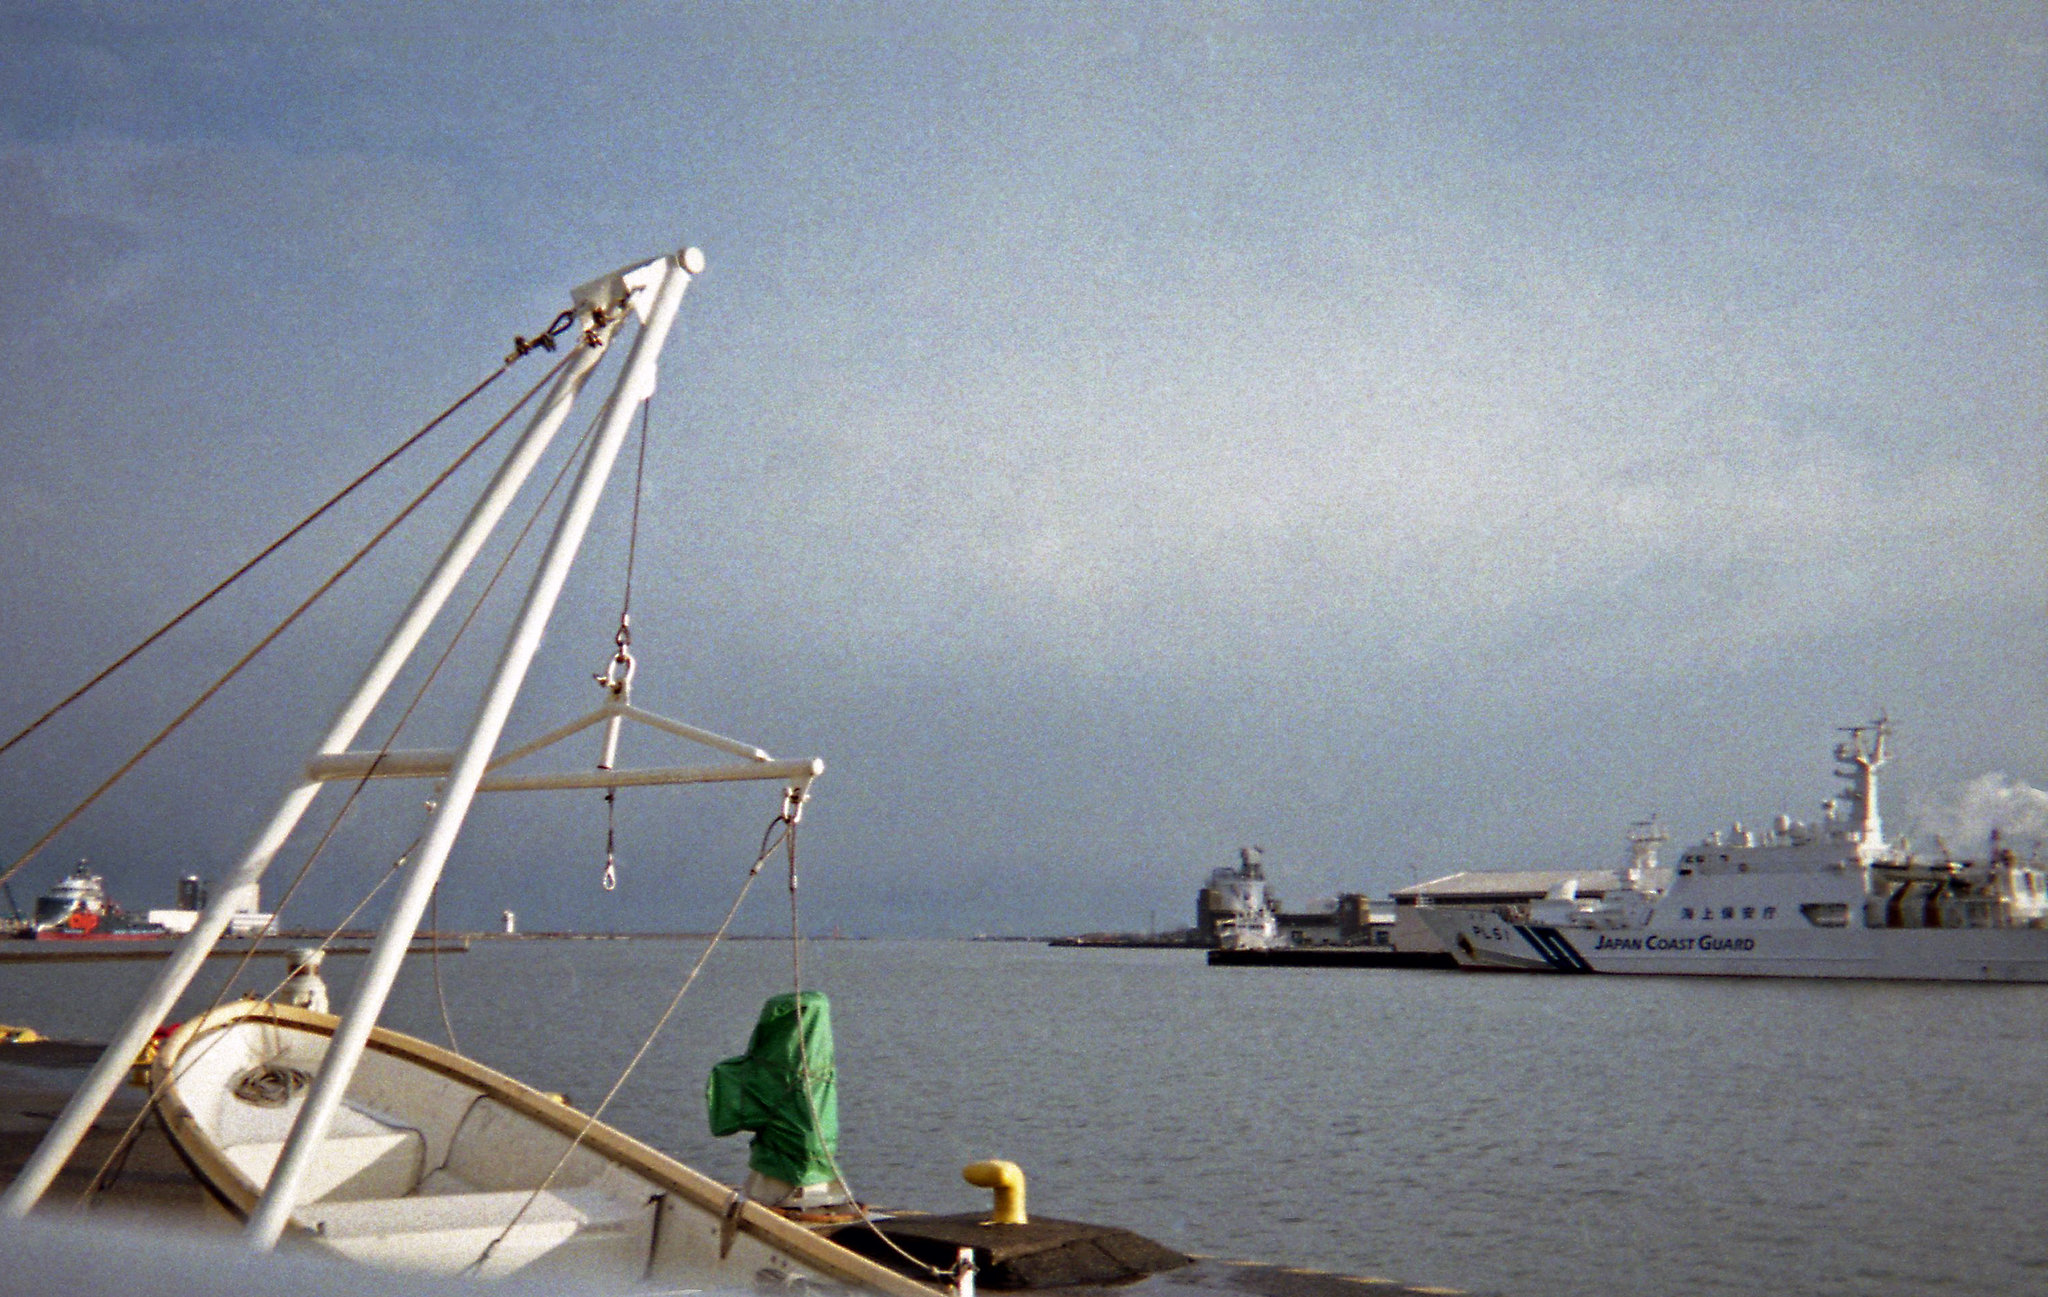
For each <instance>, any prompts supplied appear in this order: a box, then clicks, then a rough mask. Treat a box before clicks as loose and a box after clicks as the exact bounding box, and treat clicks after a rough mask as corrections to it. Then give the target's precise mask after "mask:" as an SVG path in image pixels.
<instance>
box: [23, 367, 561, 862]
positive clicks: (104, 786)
mask: <svg viewBox="0 0 2048 1297" xmlns="http://www.w3.org/2000/svg"><path fill="white" fill-rule="evenodd" d="M569 359H570V357H569V356H567V355H565V356H563V357H562V359H561V360H559V361H557V362H556V363H555V365H554V368H552V369H550V370H549V371H548V372H547V373H546V374H544V375H542V377H541V380H540V382H538V383H536V384H534V385H533V386H532V387H531V388H529V389H527V392H526V395H524V396H522V397H520V398H519V402H518V404H516V405H514V406H513V407H512V408H511V409H510V410H507V411H506V412H505V413H504V414H503V415H502V416H500V417H499V418H498V419H497V420H496V421H495V422H493V423H492V424H491V426H490V427H488V428H486V429H484V432H483V434H482V435H481V436H479V437H478V438H477V439H476V440H474V441H472V442H470V444H469V445H468V446H467V447H465V448H464V450H463V452H462V453H461V454H460V455H458V456H456V457H455V459H454V461H453V462H452V463H450V464H449V465H448V467H446V468H444V469H442V470H441V472H440V473H439V474H438V475H436V476H435V478H434V480H433V481H431V482H429V483H428V484H427V486H426V488H425V489H424V490H422V491H420V492H419V493H418V494H417V495H415V496H413V498H412V499H411V500H410V501H408V502H407V503H406V505H405V507H404V508H403V509H400V510H399V511H398V513H397V514H396V515H395V516H393V517H392V519H391V521H389V522H387V523H385V524H384V526H383V527H381V528H379V529H378V531H377V532H376V534H374V535H373V536H371V537H370V539H369V540H368V541H367V542H365V543H364V544H363V545H362V547H361V548H359V549H357V550H356V552H355V553H353V554H351V555H350V556H349V558H348V561H346V562H345V563H343V564H342V565H341V566H340V567H339V568H336V569H335V571H334V572H333V574H332V575H330V576H329V577H328V578H327V579H326V580H324V581H322V582H321V583H320V584H319V586H317V587H316V588H315V589H314V591H313V593H311V594H309V595H307V596H306V597H305V599H304V600H302V601H301V602H300V603H299V605H298V606H297V607H295V608H293V609H292V610H291V611H290V612H289V613H287V614H285V618H284V620H283V621H281V622H279V623H278V624H277V625H276V626H275V627H273V628H272V629H271V630H270V631H269V632H267V633H266V634H265V635H264V636H263V638H261V639H260V640H258V641H257V642H256V644H255V645H254V646H253V647H251V648H250V649H249V650H248V651H247V652H245V653H243V654H242V656H241V657H239V658H237V659H236V660H235V663H234V665H233V666H230V667H229V668H228V669H227V671H226V672H224V673H223V674H222V675H221V676H220V677H219V678H218V679H216V680H215V681H214V682H213V683H212V684H210V685H208V686H207V687H206V688H205V690H203V691H202V692H201V693H200V695H199V696H198V697H197V698H195V699H194V700H193V701H192V702H191V703H190V704H189V705H188V706H187V707H186V708H185V710H183V711H181V712H179V713H178V714H177V716H175V717H173V718H172V720H171V722H170V724H168V725H166V726H164V727H163V728H162V729H161V730H158V731H157V732H156V734H155V736H154V737H152V738H151V739H150V740H149V741H148V742H147V743H144V744H143V745H142V747H141V748H139V749H138V750H137V751H136V752H135V754H134V755H133V756H131V757H129V758H128V759H127V760H126V761H124V762H122V763H121V765H120V767H119V768H118V769H116V770H115V771H114V773H113V774H111V775H108V776H107V778H106V779H105V780H104V781H102V782H101V783H100V785H99V786H98V787H96V788H94V789H93V790H92V791H91V792H90V793H88V794H86V796H85V800H83V801H81V802H79V803H78V805H76V806H74V807H72V808H71V810H70V811H69V812H68V813H66V814H65V816H64V818H62V819H60V820H58V821H57V823H56V824H54V825H52V826H51V828H50V829H49V831H48V832H46V833H44V834H43V836H42V837H40V838H38V839H36V841H35V843H34V845H32V846H30V847H29V849H28V850H27V851H24V852H23V853H22V854H21V855H20V856H19V857H17V858H16V859H15V861H14V863H12V864H10V865H9V866H8V867H7V869H6V870H5V872H0V883H4V882H6V881H8V880H9V879H11V878H13V877H14V876H15V875H16V874H18V873H20V872H21V871H22V869H23V867H25V866H26V865H27V864H28V863H29V862H30V861H32V860H34V859H35V858H36V857H37V856H38V855H40V854H41V853H42V850H43V848H44V847H47V846H49V845H50V843H51V842H53V841H55V840H56V837H57V835H58V834H60V833H62V832H63V831H64V830H65V829H67V828H69V827H70V826H71V824H72V822H73V821H75V820H76V819H77V818H78V817H79V816H81V815H83V814H85V812H86V810H87V808H88V807H90V806H91V805H92V804H93V803H94V802H97V801H98V800H99V799H100V798H101V797H102V796H104V795H105V794H106V792H107V791H108V790H109V789H111V788H112V787H113V786H114V785H115V784H117V783H119V782H121V780H122V779H124V778H126V777H127V775H128V772H129V771H131V770H133V769H135V767H136V766H138V765H140V764H141V763H142V760H143V758H145V757H147V756H148V755H149V754H150V753H151V752H153V751H155V750H156V749H157V747H158V746H159V745H161V744H162V743H163V742H164V741H165V740H166V739H168V738H170V736H171V735H172V734H173V733H174V732H176V731H177V729H178V727H179V726H181V725H183V724H184V723H185V722H186V721H188V720H190V719H191V718H192V716H193V714H194V713H195V712H197V711H198V710H199V709H200V708H201V707H204V706H205V705H206V704H207V703H208V702H209V701H211V700H212V698H213V696H214V695H215V694H217V693H219V692H220V691H221V690H222V689H224V688H226V687H227V685H228V683H229V682H230V681H231V680H233V679H234V678H235V677H236V676H238V675H240V674H241V672H242V669H243V668H244V667H247V666H248V665H249V664H250V663H251V662H253V661H255V660H256V657H257V655H258V654H260V653H262V652H263V650H265V649H267V648H269V647H270V646H271V644H272V643H274V642H275V641H276V640H277V638H278V637H279V636H281V635H283V634H284V633H285V631H287V630H289V629H290V628H291V626H292V625H293V624H294V623H295V622H297V621H298V619H299V618H300V617H301V616H303V615H304V614H305V612H306V611H307V610H308V609H309V608H311V607H312V606H313V605H314V604H316V603H318V602H319V601H320V600H321V599H322V598H324V597H326V595H327V592H328V591H329V590H332V589H333V588H334V587H335V586H336V585H337V584H339V583H340V581H341V579H342V578H343V577H345V576H347V575H348V574H349V573H350V572H351V571H353V570H354V569H355V567H356V565H357V564H359V563H361V562H362V561H363V559H365V558H367V557H368V556H369V554H370V552H371V551H372V550H374V549H376V548H377V546H379V545H381V544H382V543H383V542H384V540H385V538H386V537H388V536H390V534H391V533H392V532H394V531H396V530H397V529H398V526H399V524H400V523H403V522H404V521H405V520H406V519H407V518H408V517H410V516H412V514H413V512H414V510H416V509H418V508H419V507H420V505H422V504H424V503H426V501H427V499H428V497H430V496H432V495H433V494H434V493H435V492H436V491H438V490H440V489H441V487H442V486H443V485H444V484H445V483H446V482H447V481H448V479H449V478H451V477H453V476H454V475H455V473H456V471H457V470H458V469H460V468H461V467H462V466H463V465H464V464H466V463H468V462H469V460H470V459H471V458H472V457H474V456H475V455H476V453H477V452H478V451H480V450H482V449H483V448H484V445H485V444H486V443H487V442H489V441H490V440H491V439H492V438H493V437H495V436H497V434H498V432H499V431H500V430H501V429H503V428H504V426H505V425H506V424H507V423H509V422H511V419H512V416H513V415H515V414H517V413H518V412H519V411H520V410H521V409H523V408H524V407H525V405H526V403H527V402H528V401H531V400H532V399H533V397H534V395H535V394H536V393H538V392H539V391H540V390H541V388H542V387H544V386H546V385H547V384H548V383H549V382H550V381H552V380H553V378H554V377H555V375H556V374H557V373H559V372H560V371H561V369H562V367H563V366H564V365H566V364H568V362H569Z"/></svg>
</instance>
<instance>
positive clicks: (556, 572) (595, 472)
mask: <svg viewBox="0 0 2048 1297" xmlns="http://www.w3.org/2000/svg"><path fill="white" fill-rule="evenodd" d="M703 268H704V254H703V253H701V252H698V251H697V250H696V249H694V248H691V249H687V250H685V251H684V252H682V253H681V254H678V255H676V256H669V257H662V258H660V259H659V260H656V261H652V262H649V263H648V264H647V265H645V266H641V267H638V268H636V269H634V270H632V271H629V272H627V273H626V274H625V275H624V276H622V277H614V280H613V282H615V283H621V284H624V285H630V286H633V287H635V288H637V289H639V291H638V292H637V293H636V294H635V295H634V297H635V300H634V301H633V306H634V308H635V309H636V310H639V311H641V312H642V323H641V328H640V333H639V335H638V336H637V337H636V338H635V339H634V340H633V350H632V353H631V355H629V356H628V357H627V360H626V365H625V368H624V370H623V371H622V372H621V373H620V375H619V381H618V386H617V387H615V388H613V389H612V394H611V396H610V398H609V399H608V400H607V401H606V403H605V408H604V413H603V415H602V416H601V418H600V420H599V426H598V432H597V438H596V441H595V442H594V444H593V445H592V446H591V448H590V451H589V454H588V456H587V457H586V458H585V459H584V461H583V467H582V468H581V470H579V472H578V474H577V477H576V485H575V489H574V490H573V491H572V492H571V494H570V497H569V500H568V502H567V503H565V504H564V505H563V506H562V516H561V519H560V521H559V522H557V523H556V525H555V532H554V535H553V536H551V537H550V538H549V540H548V548H547V553H546V554H545V555H544V556H543V557H542V559H541V564H540V570H539V571H538V572H536V573H535V574H534V578H533V584H532V586H531V588H530V589H529V590H528V591H527V595H526V602H525V604H524V605H523V606H522V607H521V608H520V610H519V616H518V618H517V620H516V621H515V622H514V623H513V626H512V631H511V634H510V636H509V637H508V638H507V639H506V642H505V648H504V651H503V653H502V654H501V655H500V657H499V660H498V667H497V671H496V672H495V673H494V674H493V676H492V677H491V682H490V685H489V687H488V688H487V689H486V690H485V691H484V697H483V701H482V703H481V704H480V705H479V706H478V708H477V714H476V720H475V721H474V722H473V723H472V725H471V727H470V731H469V736H468V738H467V739H466V740H465V741H464V742H463V745H462V747H461V748H460V749H459V750H458V751H457V754H456V757H455V764H454V767H453V769H452V770H451V771H450V772H449V775H448V779H447V782H446V783H445V784H444V785H443V786H442V789H441V795H440V798H439V801H438V804H437V805H436V807H435V809H434V813H433V816H432V818H430V819H429V820H428V822H427V829H426V832H425V834H424V835H423V836H422V837H421V839H420V845H419V848H418V849H417V850H416V851H415V852H414V853H413V860H412V863H411V865H410V866H409V867H408V870H407V874H406V879H405V883H404V885H403V888H402V890H401V891H400V892H399V895H398V899H397V900H395V901H394V902H393V903H392V909H391V915H390V917H389V918H388V919H386V920H385V924H384V927H383V929H382V930H381V931H380V932H379V933H378V934H377V939H376V941H375V942H374V943H372V945H371V947H370V953H369V955H368V956H367V957H366V959H365V960H364V964H363V971H362V975H361V978H360V980H359V981H358V982H357V985H356V993H355V999H354V1001H353V1003H351V1004H350V1005H349V1007H348V1011H347V1012H346V1013H345V1014H343V1015H342V1019H341V1021H340V1023H339V1024H337V1025H336V1027H335V1030H334V1038H333V1040H332V1042H331V1043H330V1044H329V1045H328V1047H327V1056H326V1058H325V1059H323V1060H322V1062H321V1065H320V1074H319V1076H317V1077H316V1078H314V1081H313V1086H312V1089H311V1090H309V1091H308V1092H307V1095H306V1103H305V1106H304V1107H303V1108H301V1109H300V1111H299V1115H298V1119H297V1120H296V1121H295V1122H293V1123H292V1131H291V1135H290V1136H289V1137H288V1138H287V1139H286V1141H285V1146H284V1151H283V1152H282V1153H281V1154H280V1155H279V1157H278V1160H277V1166H276V1169H275V1170H273V1171H272V1172H271V1175H270V1181H269V1183H268V1184H267V1185H265V1186H264V1190H263V1196H262V1198H260V1199H258V1200H257V1203H256V1207H255V1210H254V1211H252V1212H251V1213H250V1215H249V1223H248V1227H247V1230H246V1237H247V1238H248V1241H249V1243H250V1245H251V1246H253V1247H255V1248H257V1249H259V1250H263V1251H268V1250H269V1249H270V1248H272V1247H274V1246H275V1245H276V1243H277V1239H278V1235H279V1234H281V1233H282V1232H283V1231H284V1227H285V1223H286V1222H287V1221H288V1220H289V1219H290V1216H291V1212H292V1208H293V1207H294V1206H295V1205H296V1204H297V1199H298V1194H299V1186H300V1183H301V1182H302V1181H303V1180H304V1178H305V1174H306V1171H307V1170H308V1168H309V1166H310V1163H311V1158H312V1154H313V1151H314V1149H315V1148H317V1147H318V1145H319V1143H320V1140H321V1138H322V1137H323V1136H324V1135H325V1134H326V1132H327V1127H328V1125H329V1123H330V1122H331V1121H332V1120H333V1118H334V1114H335V1111H336V1109H338V1108H339V1107H340V1106H341V1100H342V1095H343V1093H344V1092H345V1091H346V1090H347V1088H348V1083H349V1079H350V1078H351V1077H352V1076H353V1075H354V1073H355V1068H356V1063H357V1061H358V1060H359V1059H360V1058H361V1057H362V1053H363V1047H364V1045H365V1044H367V1043H368V1041H369V1037H370V1029H371V1027H372V1026H374V1025H375V1024H376V1021H377V1016H378V1014H379V1013H381V1012H382V1011H383V1008H384V1000H385V998H386V997H387V996H388V995H389V994H390V992H391V984H392V982H393V981H395V980H396V978H397V976H398V968H399V965H400V964H401V963H402V962H403V961H404V959H405V952H406V947H407V946H408V945H410V944H411V942H412V938H413V934H414V933H415V932H416V931H417V930H418V928H419V923H420V919H421V917H422V916H423V915H424V914H425V913H426V908H427V901H428V899H429V898H430V897H431V896H432V895H433V891H434V885H435V884H436V883H437V882H439V881H440V878H441V868H442V866H443V865H444V864H446V863H447V860H448V852H449V850H450V849H451V848H453V847H454V845H455V837H456V834H457V833H458V832H460V831H461V828H462V821H463V818H464V817H465V816H466V815H467V814H468V813H469V807H470V803H471V802H472V801H473V800H474V799H475V797H476V792H477V785H478V784H479V783H480V782H482V780H483V777H484V774H485V768H486V767H487V766H488V765H489V763H490V759H491V752H492V750H493V749H494V748H495V747H496V746H497V743H498V739H499V737H500V735H501V734H502V733H503V732H504V728H505V722H506V721H507V720H508V719H509V718H510V716H511V714H512V704H513V702H514V701H515V700H516V699H517V698H518V695H519V689H520V686H521V685H523V684H524V683H525V680H526V672H527V669H528V667H530V666H531V665H532V663H533V657H534V654H535V653H537V652H538V651H539V650H540V641H541V635H542V633H543V632H544V631H545V630H546V629H547V623H548V619H549V617H550V616H552V615H553V613H554V610H555V601H556V600H557V599H558V598H559V597H560V595H561V593H562V587H563V585H564V584H566V583H567V581H568V579H569V568H570V565H571V564H572V563H574V562H575V559H576V551H577V550H578V549H579V548H580V547H581V546H582V544H583V536H584V533H585V532H586V531H588V530H589V527H590V519H591V517H592V515H593V514H595V513H596V512H597V504H598V499H599V497H600V496H601V495H603V493H604V486H605V479H606V478H608V477H609V476H610V474H611V468H612V463H613V461H614V460H615V459H616V458H617V456H618V451H619V447H620V445H621V444H622V443H623V442H624V441H625V438H626V433H627V431H628V430H629V429H630V427H631V426H632V421H633V415H634V413H635V412H636V411H637V410H638V408H639V406H640V404H641V403H642V402H643V401H645V400H646V399H647V398H648V397H649V396H651V395H653V393H654V383H655V369H656V364H657V362H658V361H659V359H660V356H661V349H662V346H663V344H664V343H665V342H666V341H667V340H668V333H669V329H670V327H671V326H672V325H673V324H674V323H675V318H676V311H677V309H678V308H679V307H681V305H682V301H683V292H684V290H685V289H686V288H688V287H689V283H690V277H691V275H693V274H695V273H698V272H700V271H702V270H703ZM650 296H651V297H652V302H651V303H649V301H648V298H649V297H650Z"/></svg>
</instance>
